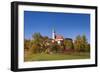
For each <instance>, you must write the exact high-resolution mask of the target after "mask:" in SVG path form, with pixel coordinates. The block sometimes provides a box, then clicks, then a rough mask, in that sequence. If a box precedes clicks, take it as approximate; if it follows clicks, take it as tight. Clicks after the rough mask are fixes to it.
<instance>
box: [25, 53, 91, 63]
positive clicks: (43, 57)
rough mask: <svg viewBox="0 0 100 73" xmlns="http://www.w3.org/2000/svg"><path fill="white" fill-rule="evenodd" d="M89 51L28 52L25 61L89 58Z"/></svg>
mask: <svg viewBox="0 0 100 73" xmlns="http://www.w3.org/2000/svg"><path fill="white" fill-rule="evenodd" d="M89 58H90V54H89V53H87V52H86V53H82V52H81V53H70V54H45V53H41V54H26V55H25V56H24V61H25V62H26V61H50V60H74V59H89Z"/></svg>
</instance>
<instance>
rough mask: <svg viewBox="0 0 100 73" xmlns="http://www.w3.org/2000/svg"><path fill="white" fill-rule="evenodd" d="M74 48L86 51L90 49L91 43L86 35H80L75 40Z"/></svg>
mask: <svg viewBox="0 0 100 73" xmlns="http://www.w3.org/2000/svg"><path fill="white" fill-rule="evenodd" d="M74 48H75V50H76V51H79V52H80V51H82V52H86V51H88V52H89V50H90V45H89V44H88V42H87V38H86V36H85V35H82V36H80V35H78V36H77V37H76V39H75V41H74Z"/></svg>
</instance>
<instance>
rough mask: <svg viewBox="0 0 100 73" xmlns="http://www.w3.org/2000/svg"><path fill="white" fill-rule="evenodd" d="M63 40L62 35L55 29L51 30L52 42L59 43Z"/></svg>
mask: <svg viewBox="0 0 100 73" xmlns="http://www.w3.org/2000/svg"><path fill="white" fill-rule="evenodd" d="M63 40H64V38H63V36H61V35H59V34H57V33H56V32H55V29H53V30H52V42H53V43H54V42H57V43H58V44H61V42H62V41H63Z"/></svg>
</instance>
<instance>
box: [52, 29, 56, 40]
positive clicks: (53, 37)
mask: <svg viewBox="0 0 100 73" xmlns="http://www.w3.org/2000/svg"><path fill="white" fill-rule="evenodd" d="M55 37H56V33H55V29H54V28H53V29H52V39H55Z"/></svg>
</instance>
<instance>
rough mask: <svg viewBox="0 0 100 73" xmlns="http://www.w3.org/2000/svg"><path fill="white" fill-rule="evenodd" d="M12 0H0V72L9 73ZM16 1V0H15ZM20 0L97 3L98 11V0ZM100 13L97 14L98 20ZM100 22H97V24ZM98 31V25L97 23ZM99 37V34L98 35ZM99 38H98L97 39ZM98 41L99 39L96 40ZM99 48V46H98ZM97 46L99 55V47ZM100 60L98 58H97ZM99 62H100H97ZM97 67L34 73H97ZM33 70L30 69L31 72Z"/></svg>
mask: <svg viewBox="0 0 100 73" xmlns="http://www.w3.org/2000/svg"><path fill="white" fill-rule="evenodd" d="M11 1H13V0H0V73H11V71H10V53H11V52H10V51H11V49H10V29H11V27H10V26H11V25H10V19H11V15H10V8H11V7H10V2H11ZM16 1H18V0H16ZM21 1H34V2H45V3H61V4H78V5H80V4H81V5H97V6H98V11H99V12H98V13H100V5H99V3H100V0H21ZM99 18H100V14H98V20H99ZM99 23H100V22H98V24H99ZM98 28H99V31H100V25H99V27H98ZM98 37H100V34H99V36H98ZM98 40H100V38H99V39H98ZM98 43H100V41H99V42H98ZM99 48H100V46H99ZM99 48H98V52H99V54H98V55H99V56H100V49H99ZM99 61H100V58H99ZM99 64H100V63H99ZM99 68H100V66H99V67H91V68H74V69H60V70H45V71H35V72H36V73H47V72H48V73H51V72H52V73H55V72H57V73H61V72H63V73H66V72H67V73H80V72H81V73H87V72H88V73H91V72H93V73H98V72H100V71H99ZM32 72H33V71H30V73H32Z"/></svg>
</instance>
